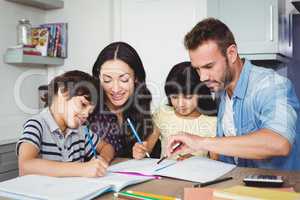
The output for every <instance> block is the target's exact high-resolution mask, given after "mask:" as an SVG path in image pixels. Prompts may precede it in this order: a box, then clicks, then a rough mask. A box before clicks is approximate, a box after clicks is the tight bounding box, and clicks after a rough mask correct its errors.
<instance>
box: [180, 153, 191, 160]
mask: <svg viewBox="0 0 300 200" xmlns="http://www.w3.org/2000/svg"><path fill="white" fill-rule="evenodd" d="M193 156H194V155H193V154H190V153H187V154H183V155H180V154H178V158H177V159H176V160H177V161H182V160H185V159H188V158H190V157H193Z"/></svg>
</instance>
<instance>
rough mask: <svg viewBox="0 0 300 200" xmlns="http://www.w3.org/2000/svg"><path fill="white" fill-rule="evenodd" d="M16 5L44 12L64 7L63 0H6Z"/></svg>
mask: <svg viewBox="0 0 300 200" xmlns="http://www.w3.org/2000/svg"><path fill="white" fill-rule="evenodd" d="M6 1H10V2H14V3H19V4H23V5H26V6H31V7H35V8H39V9H43V10H52V9H59V8H63V7H64V1H62V0H6Z"/></svg>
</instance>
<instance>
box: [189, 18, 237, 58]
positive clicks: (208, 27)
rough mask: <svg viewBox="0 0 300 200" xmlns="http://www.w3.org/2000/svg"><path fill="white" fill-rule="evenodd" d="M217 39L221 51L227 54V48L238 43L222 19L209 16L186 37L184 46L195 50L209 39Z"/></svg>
mask: <svg viewBox="0 0 300 200" xmlns="http://www.w3.org/2000/svg"><path fill="white" fill-rule="evenodd" d="M210 40H211V41H215V42H216V43H217V45H218V48H219V50H220V51H221V53H222V54H223V55H224V56H226V50H227V48H228V47H229V46H230V45H232V44H236V42H235V40H234V36H233V34H232V32H231V31H230V29H229V28H228V27H227V26H226V25H225V24H224V23H223V22H221V21H220V20H218V19H215V18H207V19H204V20H202V21H200V22H199V23H198V24H197V25H196V26H195V27H194V28H193V29H192V30H191V31H190V32H188V33H187V34H186V35H185V37H184V46H185V48H186V49H188V50H195V49H197V48H198V46H200V45H202V44H203V43H204V42H207V41H210Z"/></svg>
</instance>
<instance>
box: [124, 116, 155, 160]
mask: <svg viewBox="0 0 300 200" xmlns="http://www.w3.org/2000/svg"><path fill="white" fill-rule="evenodd" d="M127 122H128V124H129V127H130V129H131V130H132V133H133V135H134V136H135V138H136V140H137V142H138V143H139V144H143V142H142V140H141V138H140V137H139V135H138V134H137V132H136V130H135V128H134V127H133V125H132V123H131V121H130V119H129V118H127ZM146 156H147V157H148V158H150V155H149V153H148V152H146Z"/></svg>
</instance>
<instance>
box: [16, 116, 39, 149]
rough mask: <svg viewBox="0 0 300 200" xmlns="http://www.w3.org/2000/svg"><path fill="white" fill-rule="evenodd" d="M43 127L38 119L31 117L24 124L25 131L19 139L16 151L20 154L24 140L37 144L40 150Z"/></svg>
mask: <svg viewBox="0 0 300 200" xmlns="http://www.w3.org/2000/svg"><path fill="white" fill-rule="evenodd" d="M42 133H43V127H42V124H41V122H40V121H39V120H38V119H29V120H28V121H27V122H26V123H25V124H24V126H23V133H22V136H21V138H20V139H19V141H18V143H17V146H16V152H17V155H19V148H20V145H21V144H22V143H23V142H26V143H30V144H32V145H33V146H35V147H36V148H37V149H38V150H39V151H40V148H41V143H42Z"/></svg>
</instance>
